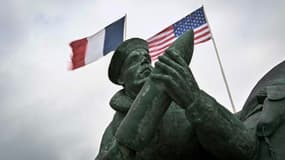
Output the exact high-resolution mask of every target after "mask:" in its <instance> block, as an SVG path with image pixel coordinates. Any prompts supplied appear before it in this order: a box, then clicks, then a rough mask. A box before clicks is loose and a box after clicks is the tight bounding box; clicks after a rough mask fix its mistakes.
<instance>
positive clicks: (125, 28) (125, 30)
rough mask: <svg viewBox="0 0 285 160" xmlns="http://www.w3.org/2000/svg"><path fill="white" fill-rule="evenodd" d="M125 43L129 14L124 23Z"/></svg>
mask: <svg viewBox="0 0 285 160" xmlns="http://www.w3.org/2000/svg"><path fill="white" fill-rule="evenodd" d="M124 23H125V24H124V39H123V40H124V41H125V40H126V38H127V13H126V14H125V22H124Z"/></svg>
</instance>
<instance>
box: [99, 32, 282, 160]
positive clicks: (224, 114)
mask: <svg viewBox="0 0 285 160" xmlns="http://www.w3.org/2000/svg"><path fill="white" fill-rule="evenodd" d="M192 54H193V31H192V30H190V31H188V32H186V33H184V34H183V35H182V36H181V37H180V38H178V39H177V40H176V41H175V42H174V44H173V45H172V46H171V47H169V48H168V49H167V50H166V53H165V54H164V55H163V56H161V57H159V60H158V61H157V62H156V64H155V67H154V68H153V67H152V66H151V61H150V57H149V54H148V45H147V42H146V41H145V40H143V39H139V38H132V39H129V40H126V41H125V42H123V43H122V44H121V45H120V46H119V47H118V48H117V49H116V51H115V53H114V55H113V57H112V60H111V63H110V66H109V78H110V80H111V81H112V82H113V83H115V84H118V85H121V86H122V87H123V89H122V90H120V91H118V92H117V93H115V95H114V96H113V97H112V98H111V101H110V105H111V107H112V108H113V109H114V110H115V111H116V113H115V115H114V117H113V120H112V121H111V123H110V124H109V126H108V127H107V128H106V130H105V133H104V135H103V138H102V142H101V145H100V151H99V153H98V155H97V156H96V158H95V160H192V159H193V160H195V159H197V160H198V159H203V160H228V159H231V160H271V159H272V160H275V159H280V160H282V159H284V158H285V125H284V124H283V121H284V119H285V115H284V112H285V61H284V62H282V63H280V64H279V65H277V66H275V67H274V68H273V69H272V70H271V71H269V72H268V73H267V74H266V75H265V76H264V77H263V78H262V79H261V80H260V81H259V82H258V83H257V85H256V86H255V87H254V89H253V91H252V92H251V94H250V96H249V97H248V99H247V101H246V103H245V105H244V106H243V109H242V111H240V112H239V113H237V114H232V113H231V112H229V111H228V110H227V109H226V108H225V107H224V106H222V105H221V104H219V103H218V102H217V101H216V100H215V99H214V98H213V97H212V96H210V95H208V94H207V93H206V92H204V91H203V90H202V89H200V88H199V86H198V83H197V82H196V81H195V78H194V76H193V74H192V72H191V69H190V68H189V67H188V66H189V63H190V61H191V57H192ZM245 78H246V77H245Z"/></svg>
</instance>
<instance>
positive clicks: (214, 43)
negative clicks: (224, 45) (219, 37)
mask: <svg viewBox="0 0 285 160" xmlns="http://www.w3.org/2000/svg"><path fill="white" fill-rule="evenodd" d="M203 10H204V14H205V18H206V21H207V23H208V26H209V29H210V33H211V37H212V42H213V45H214V48H215V51H216V56H217V59H218V62H219V67H220V70H221V73H222V76H223V79H224V82H225V86H226V89H227V93H228V96H229V99H230V102H231V105H232V108H233V112H234V113H236V108H235V105H234V101H233V98H232V95H231V92H230V88H229V85H228V82H227V79H226V75H225V72H224V68H223V65H222V62H221V59H220V56H219V52H218V49H217V45H216V41H215V39H214V35H213V33H212V29H211V27H210V23H209V21H208V18H207V15H206V12H205V9H204V6H203Z"/></svg>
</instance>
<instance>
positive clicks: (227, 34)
mask: <svg viewBox="0 0 285 160" xmlns="http://www.w3.org/2000/svg"><path fill="white" fill-rule="evenodd" d="M201 2H202V1H199V2H197V1H191V0H180V1H177V0H158V1H155V2H154V1H151V0H136V1H133V0H108V1H106V0H105V1H104V0H93V1H92V0H81V1H76V0H69V1H66V0H38V1H33V0H25V1H24V0H10V1H2V2H1V6H0V77H1V78H0V131H1V136H0V159H1V160H16V159H24V160H38V159H40V160H79V159H80V160H90V159H94V158H95V155H96V154H97V153H98V148H99V144H100V139H101V137H102V134H103V132H104V129H105V128H106V126H107V124H108V123H109V122H110V121H111V119H112V115H113V111H112V109H111V108H110V107H109V104H108V103H109V100H110V98H111V96H112V95H113V94H114V93H115V92H116V91H117V90H119V89H120V87H118V86H115V85H114V84H112V83H111V82H109V80H108V77H107V69H108V64H109V61H110V58H111V55H108V56H106V57H104V58H102V59H100V60H99V61H97V62H95V63H93V64H90V65H88V66H86V67H83V68H81V69H78V70H76V71H72V72H69V71H67V66H68V59H69V55H70V53H71V50H70V48H69V46H68V44H69V42H70V41H72V40H75V39H78V38H82V37H85V36H88V35H91V34H93V33H95V32H97V31H99V30H100V29H102V28H103V27H104V26H106V25H108V24H109V23H111V22H112V21H114V20H116V19H118V18H119V17H121V16H123V15H124V14H125V13H127V14H128V20H127V23H128V25H127V37H128V38H131V37H141V38H148V37H150V36H152V35H153V34H155V33H156V32H158V31H160V30H161V29H162V28H164V27H166V26H168V25H170V24H172V23H173V22H175V21H177V20H178V19H180V18H182V17H184V16H185V15H187V14H189V13H190V12H191V11H193V10H195V9H196V8H198V7H200V6H201V4H202V3H201ZM204 5H205V8H206V13H207V15H208V18H209V21H210V25H211V27H212V32H213V34H214V36H215V38H216V42H217V45H218V49H219V51H220V56H221V59H222V62H223V64H224V68H225V72H226V76H227V79H228V82H229V85H230V89H231V91H232V94H233V98H234V102H235V104H236V106H237V108H238V110H240V109H241V107H242V105H243V103H244V102H245V100H246V98H247V96H248V94H249V92H250V90H251V89H252V88H253V87H254V84H255V83H256V82H257V80H259V79H260V78H261V76H262V75H264V74H265V73H266V72H267V71H268V70H269V69H271V68H272V67H273V66H274V65H276V64H278V63H280V62H282V61H283V60H284V59H285V54H284V51H285V46H284V41H283V39H284V37H285V33H284V28H285V22H284V20H283V19H284V15H285V13H284V12H285V10H284V7H285V2H284V1H282V0H274V1H266V0H259V1H257V0H253V1H246V0H240V1H226V0H218V1H215V2H208V1H204ZM190 67H191V68H192V70H193V72H194V75H195V77H196V79H197V81H198V83H199V85H200V87H201V88H202V89H204V90H205V91H207V92H208V93H210V94H211V95H212V96H213V97H215V98H216V99H217V100H218V101H219V102H220V103H221V104H223V105H224V106H225V107H227V108H228V109H229V110H231V107H230V103H229V100H228V97H227V93H226V89H225V87H224V84H223V81H222V76H221V74H220V71H219V66H218V63H217V59H216V56H215V52H214V48H213V46H212V43H211V41H209V42H207V43H204V44H201V45H199V46H195V51H194V57H193V59H192V62H191V65H190Z"/></svg>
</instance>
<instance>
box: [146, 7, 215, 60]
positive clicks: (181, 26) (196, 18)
mask: <svg viewBox="0 0 285 160" xmlns="http://www.w3.org/2000/svg"><path fill="white" fill-rule="evenodd" d="M190 29H193V32H194V44H195V45H196V44H199V43H203V42H206V41H208V40H210V39H211V32H210V28H209V26H208V23H207V20H206V17H205V13H204V9H203V7H200V8H199V9H197V10H195V11H194V12H192V13H190V14H189V15H187V16H186V17H184V18H183V19H181V20H179V21H178V22H176V23H174V24H172V25H170V26H169V27H167V28H165V29H164V30H162V31H161V32H159V33H157V34H156V35H154V36H152V37H151V38H149V39H148V40H147V42H148V46H149V54H150V56H151V59H152V60H156V59H157V58H158V57H159V56H160V55H163V54H164V51H165V50H166V49H167V48H168V47H169V46H170V45H171V44H172V43H173V42H174V41H175V40H176V39H177V38H178V37H179V36H181V35H182V34H183V33H185V32H186V31H188V30H190Z"/></svg>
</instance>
